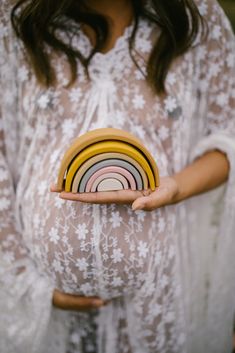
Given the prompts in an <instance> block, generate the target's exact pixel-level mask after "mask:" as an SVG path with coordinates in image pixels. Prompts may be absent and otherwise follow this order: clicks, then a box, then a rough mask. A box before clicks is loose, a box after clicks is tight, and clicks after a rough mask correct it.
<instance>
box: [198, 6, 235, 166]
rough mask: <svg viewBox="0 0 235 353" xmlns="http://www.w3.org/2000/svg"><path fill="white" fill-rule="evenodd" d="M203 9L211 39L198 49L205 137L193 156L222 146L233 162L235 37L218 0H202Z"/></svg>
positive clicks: (234, 144)
mask: <svg viewBox="0 0 235 353" xmlns="http://www.w3.org/2000/svg"><path fill="white" fill-rule="evenodd" d="M199 9H200V11H201V13H202V15H203V16H204V17H205V19H206V21H207V24H208V37H207V40H206V42H205V43H203V44H202V45H200V46H199V47H198V50H197V54H198V58H200V60H198V63H197V65H198V66H199V67H200V68H199V70H200V82H199V94H200V104H199V107H200V108H199V111H200V115H201V116H200V117H199V119H200V118H201V119H203V124H202V125H203V126H204V131H203V135H204V138H202V139H201V141H199V143H198V145H197V146H196V148H195V149H194V151H193V152H192V159H194V158H195V157H197V156H199V155H200V154H202V153H203V152H205V151H207V150H209V149H220V150H222V151H223V152H225V153H226V154H227V156H228V159H229V161H230V164H235V161H234V158H235V37H234V34H233V32H232V28H231V25H230V23H229V21H228V19H227V17H226V16H225V14H224V12H223V10H222V8H221V7H220V6H219V5H218V3H217V2H216V1H215V0H207V1H201V4H200V5H199ZM232 169H233V168H231V172H232Z"/></svg>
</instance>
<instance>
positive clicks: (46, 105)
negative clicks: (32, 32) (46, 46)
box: [0, 0, 235, 353]
mask: <svg viewBox="0 0 235 353" xmlns="http://www.w3.org/2000/svg"><path fill="white" fill-rule="evenodd" d="M198 5H199V8H200V11H201V13H202V15H203V16H205V17H206V19H207V20H208V26H209V37H208V39H207V41H206V42H204V43H200V45H198V46H195V47H194V48H193V49H191V50H190V51H188V53H187V54H185V55H184V56H183V57H182V58H180V59H178V60H177V61H175V63H174V65H173V66H172V68H171V70H170V72H169V74H168V77H167V81H166V87H167V91H168V95H167V97H165V98H160V97H158V96H157V95H155V94H154V93H153V92H152V91H151V89H150V88H149V87H148V85H147V83H146V81H145V78H144V75H143V73H144V70H145V62H146V60H147V59H148V56H149V54H150V51H151V48H152V46H153V43H154V41H155V40H156V38H157V36H158V35H159V29H158V28H156V27H155V26H154V25H153V24H150V23H149V22H148V21H146V20H143V19H141V21H140V24H139V28H138V32H137V37H136V42H135V48H136V50H137V52H138V54H136V60H137V61H138V63H139V65H140V66H141V68H142V70H143V73H141V72H140V71H139V70H138V68H137V67H136V66H135V64H134V63H133V61H132V59H131V57H130V55H129V50H128V38H129V36H130V34H131V30H132V26H130V27H128V28H127V29H126V30H125V33H124V34H123V35H122V36H121V37H120V38H119V39H118V40H117V42H116V44H115V47H114V48H113V49H112V50H110V51H109V52H108V53H106V54H101V53H97V54H95V56H94V58H93V59H92V62H91V66H90V71H89V72H90V81H88V80H87V78H86V75H85V73H84V71H83V68H82V67H81V65H79V74H78V79H77V81H76V82H75V83H74V85H73V86H72V87H71V88H66V84H67V83H68V79H69V68H68V64H67V63H66V60H65V57H64V56H62V55H61V56H56V55H55V54H52V55H53V65H54V67H55V69H56V72H57V75H58V78H59V83H58V85H57V87H56V88H53V89H52V88H51V89H43V88H42V87H40V86H39V85H38V84H37V82H36V79H35V77H34V75H33V73H32V70H31V68H30V66H29V65H28V62H27V59H26V58H25V52H24V48H23V45H22V43H20V42H19V41H18V40H17V39H16V38H15V37H14V34H13V31H12V29H11V27H10V21H9V17H8V16H9V10H10V5H9V4H8V2H7V0H4V1H2V2H1V5H0V14H1V17H0V18H1V23H0V40H1V42H0V54H1V57H0V80H1V95H0V108H1V111H0V137H1V145H0V148H1V154H0V186H1V189H0V240H1V246H0V251H1V254H0V265H1V267H0V313H1V318H0V320H1V321H0V351H1V353H15V352H17V353H34V352H35V353H68V352H69V353H75V352H76V353H77V352H79V353H88V352H90V353H160V352H161V353H176V352H177V353H179V352H180V353H183V352H188V353H194V352H195V353H198V352H207V353H212V352H213V353H216V352H218V353H222V352H224V353H225V352H229V349H230V346H231V341H230V338H231V333H232V317H233V309H234V308H235V305H234V304H235V288H234V287H235V275H234V265H235V263H234V262H235V251H234V250H235V246H234V240H233V238H232V236H233V235H234V234H233V233H235V225H234V223H235V211H234V208H235V180H234V178H235V164H234V163H235V142H234V138H235V113H234V108H235V49H234V37H233V35H232V31H231V28H230V26H229V24H228V21H227V19H226V18H225V15H224V14H223V12H222V10H221V9H220V8H219V6H218V4H217V3H216V2H215V1H214V0H207V1H205V0H203V1H200V0H198ZM58 35H63V34H61V33H58ZM63 36H64V35H63ZM64 40H69V38H66V37H65V36H64ZM72 43H73V45H74V46H76V47H78V48H79V49H80V50H81V51H82V52H83V54H84V55H88V53H89V52H90V50H91V44H90V42H89V40H88V38H87V37H86V36H85V34H83V33H82V31H80V32H79V36H78V37H74V38H72ZM97 127H117V128H121V129H124V130H127V131H129V132H131V133H133V134H134V135H136V136H137V137H139V138H140V139H141V140H142V141H143V142H144V143H145V145H146V147H147V148H148V149H149V150H150V151H151V153H152V155H153V156H154V158H155V160H156V162H157V164H158V167H159V171H160V175H161V176H165V175H172V174H173V173H175V172H177V171H179V170H181V169H182V168H183V167H185V166H186V165H187V164H188V163H189V162H191V161H193V160H194V159H195V158H196V157H197V156H200V155H201V154H203V153H204V152H205V151H208V150H211V149H215V148H217V149H220V150H222V151H224V152H225V153H226V154H227V156H228V159H229V161H230V166H231V168H230V177H229V180H228V182H227V183H226V185H224V186H223V187H221V188H219V189H218V190H215V191H213V192H210V193H207V194H206V195H202V196H200V197H196V198H193V199H192V200H189V201H187V202H183V203H181V204H179V205H177V206H169V207H164V208H161V209H157V210H155V211H152V212H144V211H137V212H133V211H132V210H131V207H130V206H127V205H125V206H121V205H115V204H112V205H102V206H101V205H91V204H83V203H78V202H72V201H64V200H61V199H59V197H58V195H57V194H52V193H50V192H49V186H50V183H51V182H53V181H55V180H56V177H57V173H58V169H59V166H60V162H61V159H62V157H63V154H64V152H65V151H66V149H67V148H68V147H69V145H70V144H71V142H72V141H73V139H74V138H76V137H77V136H79V135H80V134H82V133H84V132H86V131H88V130H91V129H94V128H97ZM217 204H218V205H219V206H220V207H214V206H216V205H217ZM218 205H217V206H218ZM54 288H58V289H60V290H61V291H64V292H67V293H74V294H78V295H88V296H90V295H98V296H100V297H102V298H105V299H111V302H110V304H109V305H107V306H106V307H105V308H103V309H101V310H100V311H98V312H95V311H94V312H92V313H89V314H88V313H84V314H81V313H72V312H69V313H65V312H62V311H60V310H56V309H54V308H52V304H51V298H52V292H53V289H54Z"/></svg>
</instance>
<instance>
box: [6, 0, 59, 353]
mask: <svg viewBox="0 0 235 353" xmlns="http://www.w3.org/2000/svg"><path fill="white" fill-rule="evenodd" d="M7 10H9V7H7V5H6V2H5V1H3V2H2V1H1V4H0V313H1V315H0V317H1V318H0V351H1V352H2V353H15V352H17V353H26V352H37V348H36V347H37V346H39V345H40V342H41V340H42V337H43V336H44V334H45V332H46V329H47V324H48V321H49V318H50V309H51V295H52V287H51V284H50V282H49V281H48V279H47V278H45V277H44V276H43V275H41V274H39V273H38V270H37V268H36V266H35V264H34V262H33V260H32V259H30V257H29V254H28V251H27V248H26V246H25V244H24V242H23V239H22V237H21V234H20V232H19V230H18V229H17V222H16V220H15V219H16V217H15V212H14V204H15V190H14V189H15V188H14V182H13V174H12V172H11V169H12V168H10V166H9V163H8V161H7V152H6V151H8V155H9V153H11V152H10V151H9V149H8V145H9V141H8V143H7V142H6V141H7V140H9V138H8V139H7V136H6V134H5V133H4V131H5V124H6V116H5V112H6V111H7V109H14V108H13V107H14V101H16V99H15V97H14V95H13V100H14V101H7V99H6V96H5V97H4V98H3V96H4V94H3V93H4V91H3V90H4V89H5V84H6V82H5V81H4V79H5V76H4V75H5V73H6V72H7V70H10V67H11V66H10V64H9V62H8V59H9V57H10V55H11V53H10V51H9V48H10V46H8V44H9V43H8V41H9V31H8V26H7V21H6V19H7ZM4 82H5V83H4ZM4 116H5V118H4ZM11 143H14V141H11Z"/></svg>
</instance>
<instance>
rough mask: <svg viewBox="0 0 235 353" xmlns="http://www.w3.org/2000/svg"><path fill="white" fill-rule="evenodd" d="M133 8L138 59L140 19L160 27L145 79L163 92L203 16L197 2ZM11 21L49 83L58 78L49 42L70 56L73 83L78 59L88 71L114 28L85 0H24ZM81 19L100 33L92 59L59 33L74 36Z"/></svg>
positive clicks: (162, 1) (162, 0)
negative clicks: (167, 80)
mask: <svg viewBox="0 0 235 353" xmlns="http://www.w3.org/2000/svg"><path fill="white" fill-rule="evenodd" d="M133 9H134V27H133V32H132V35H131V37H130V41H129V49H130V53H131V55H132V57H133V60H134V61H135V59H134V56H133V51H134V40H135V35H136V31H137V28H138V22H139V18H140V17H143V18H146V19H148V20H149V21H151V22H153V23H155V24H156V25H157V26H158V27H160V29H161V34H160V36H159V37H158V40H157V43H155V45H154V47H153V49H152V52H151V55H150V57H149V61H148V63H147V77H146V79H147V81H148V82H149V84H150V85H151V86H152V87H153V88H154V89H155V91H156V92H157V93H159V94H160V93H163V92H165V79H166V76H167V72H168V71H169V68H170V66H171V64H172V62H173V60H174V59H175V58H177V57H179V56H180V55H182V54H184V53H185V52H186V51H187V50H188V49H189V48H190V47H191V46H192V45H193V43H194V40H195V38H196V37H197V35H198V33H199V31H200V27H201V24H202V23H203V20H202V18H201V16H200V14H199V11H198V8H197V6H196V5H195V3H194V1H193V0H151V1H149V6H146V4H145V2H144V1H143V0H133ZM65 18H67V19H71V20H72V21H70V23H73V24H74V25H73V26H71V24H69V25H68V21H67V22H66V21H64V20H63V19H65ZM11 21H12V25H13V28H14V30H15V32H16V34H17V36H18V37H19V38H21V40H22V41H23V43H24V45H25V48H26V51H27V54H28V55H29V58H30V61H31V64H32V66H33V69H34V72H35V74H36V77H37V79H38V81H39V82H40V83H41V84H43V85H44V86H47V87H49V86H51V85H54V84H55V82H56V77H55V72H54V70H53V67H52V65H51V61H50V56H49V55H48V52H47V50H45V48H46V46H49V47H51V48H52V49H53V50H55V51H56V52H60V53H64V54H65V55H66V56H67V59H68V62H69V64H70V67H71V82H70V83H73V82H74V81H75V79H76V78H77V60H79V61H80V62H81V63H82V65H83V66H84V67H85V69H86V71H87V73H89V63H90V60H91V59H92V57H93V55H94V53H96V52H97V51H99V50H102V48H103V47H104V45H105V43H106V40H107V37H108V31H109V25H108V21H107V19H106V18H105V17H104V16H101V15H100V14H98V13H95V12H94V11H91V10H89V9H87V7H86V5H85V1H84V0H80V1H79V0H56V1H55V0H20V1H18V2H17V3H16V5H15V6H14V8H13V9H12V13H11ZM81 23H82V24H87V25H89V26H90V27H91V28H92V29H93V30H94V32H95V34H96V45H95V47H94V48H93V50H92V52H91V53H90V55H89V57H87V58H85V57H84V56H83V55H82V54H81V52H80V51H79V48H78V49H75V48H73V47H72V46H71V45H70V44H68V43H67V42H66V43H65V42H64V41H63V40H62V39H60V38H58V36H56V31H57V30H58V29H59V30H60V31H61V30H62V31H64V32H65V33H67V34H68V35H69V33H70V34H71V33H72V32H75V31H76V29H77V27H76V24H81ZM135 62H136V61H135Z"/></svg>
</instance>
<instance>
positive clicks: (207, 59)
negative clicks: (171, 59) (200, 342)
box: [190, 0, 235, 353]
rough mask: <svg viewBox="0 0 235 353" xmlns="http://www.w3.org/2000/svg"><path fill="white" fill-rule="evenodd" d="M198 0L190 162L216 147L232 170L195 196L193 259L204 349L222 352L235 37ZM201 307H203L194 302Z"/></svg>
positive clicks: (228, 346)
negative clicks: (199, 34) (204, 32)
mask: <svg viewBox="0 0 235 353" xmlns="http://www.w3.org/2000/svg"><path fill="white" fill-rule="evenodd" d="M199 2H200V4H199V9H200V11H201V13H202V15H203V16H205V18H206V20H207V22H208V31H209V33H208V37H207V40H206V42H205V43H203V44H201V45H199V46H198V47H197V49H196V55H195V58H196V60H197V68H198V71H199V72H200V80H199V89H198V96H199V97H200V98H199V104H198V108H197V114H198V115H197V116H196V118H195V121H196V122H195V125H196V127H195V130H196V129H197V131H198V129H200V131H201V132H200V134H199V138H198V136H197V138H196V139H195V140H197V143H196V144H195V147H194V148H193V149H192V151H191V161H193V160H194V159H195V158H197V157H199V156H200V155H202V154H203V153H205V152H207V151H209V150H216V149H217V150H220V151H222V152H224V153H225V154H226V156H227V158H228V161H229V163H230V171H229V178H228V181H227V183H225V184H224V185H223V186H221V188H218V189H216V190H214V191H213V192H211V193H207V194H206V195H202V196H201V202H198V200H197V198H195V199H193V200H191V201H190V202H191V205H192V207H194V209H195V210H196V208H197V209H198V214H200V215H201V216H200V217H201V218H200V220H199V221H197V222H196V221H195V224H196V227H195V228H196V229H195V232H194V234H193V233H191V234H190V236H192V238H194V240H195V239H196V240H195V241H194V245H195V244H197V246H194V249H195V250H194V249H193V251H194V254H195V255H194V256H195V258H198V253H197V251H196V249H203V250H202V251H201V253H200V259H201V258H202V257H203V256H204V258H205V261H204V263H206V264H208V267H207V269H206V270H207V271H208V273H207V274H206V277H203V276H204V273H205V272H206V271H204V268H203V266H202V264H201V263H200V266H199V268H200V270H198V271H197V278H202V279H203V280H202V281H201V282H200V283H206V285H204V286H202V288H204V289H203V290H202V293H203V298H207V303H208V304H207V309H206V320H205V315H202V318H203V320H201V321H199V324H201V327H203V330H204V327H205V331H204V337H206V338H209V339H208V341H207V346H206V348H204V349H203V351H207V352H214V353H220V352H230V351H231V350H232V327H233V316H234V309H235V280H234V279H235V276H234V266H235V246H234V230H235V38H234V34H233V32H232V29H231V26H230V23H229V21H228V19H227V17H226V16H225V14H224V12H223V10H222V9H221V7H220V6H219V5H218V2H217V1H216V0H199ZM199 126H200V127H199ZM200 212H201V213H200ZM210 213H211V215H212V216H209V215H210ZM199 222H200V225H202V227H201V228H202V230H200V229H201V228H200V227H199ZM203 222H204V223H205V224H206V226H205V227H204V225H203ZM203 227H204V228H203ZM206 227H207V228H206ZM208 244H209V245H208ZM200 245H201V247H200ZM202 252H204V254H203V256H202V255H201V254H202ZM205 278H206V280H205ZM198 282H199V280H198ZM197 299H198V298H197ZM197 299H196V300H197ZM196 300H195V301H196ZM197 303H198V301H197ZM198 305H201V303H200V302H199V303H198ZM197 312H200V307H197V306H196V310H195V313H197ZM206 327H207V329H206ZM194 344H196V340H195V341H194ZM198 351H200V349H199V350H198Z"/></svg>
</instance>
